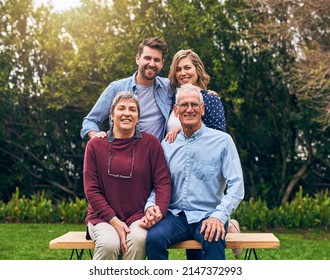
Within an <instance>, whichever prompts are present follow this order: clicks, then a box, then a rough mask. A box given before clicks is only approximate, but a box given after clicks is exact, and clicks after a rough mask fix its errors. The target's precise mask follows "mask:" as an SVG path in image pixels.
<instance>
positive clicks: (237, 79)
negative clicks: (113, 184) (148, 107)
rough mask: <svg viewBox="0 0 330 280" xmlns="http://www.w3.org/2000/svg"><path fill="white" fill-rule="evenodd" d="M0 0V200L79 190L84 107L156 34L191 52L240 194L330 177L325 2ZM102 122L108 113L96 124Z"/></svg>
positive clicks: (279, 199)
mask: <svg viewBox="0 0 330 280" xmlns="http://www.w3.org/2000/svg"><path fill="white" fill-rule="evenodd" d="M32 2H33V1H32V0H20V1H18V0H11V1H3V0H2V1H0V10H1V21H0V104H1V105H0V168H1V173H0V200H3V201H5V202H8V201H9V200H10V198H11V195H12V193H14V192H15V189H16V187H19V189H20V192H21V194H23V195H31V194H34V193H36V192H39V191H40V190H44V194H45V196H46V197H51V198H52V199H55V200H58V201H61V200H63V199H64V200H70V199H75V198H76V197H78V198H83V197H84V195H83V186H82V162H83V153H84V148H85V144H86V140H82V139H81V138H80V136H79V132H80V129H81V122H82V119H83V117H84V116H85V115H86V114H87V113H88V112H89V110H90V109H91V107H92V106H93V104H94V103H95V101H96V100H97V98H98V96H99V95H100V93H101V92H102V91H103V90H104V89H105V87H106V86H107V85H108V84H109V83H110V82H111V81H114V80H117V79H120V78H123V77H127V76H130V75H132V73H133V72H134V71H135V70H136V69H137V67H136V65H135V54H136V52H137V46H138V45H139V43H140V42H141V41H142V39H143V38H145V37H148V36H162V37H164V38H165V40H166V41H167V43H168V45H169V53H168V55H167V57H166V62H165V66H164V68H163V70H162V73H161V75H162V76H167V73H168V70H169V66H170V62H171V58H172V56H173V54H174V53H176V52H177V51H178V50H179V49H181V48H191V49H193V50H194V51H196V52H197V53H198V54H199V55H200V57H201V58H202V60H203V61H204V63H205V66H206V69H207V71H208V73H209V74H210V76H211V77H212V80H211V83H210V89H213V90H215V91H217V92H218V94H219V96H220V97H221V99H222V101H223V103H224V106H225V110H226V118H227V127H228V131H227V132H228V133H230V134H231V135H232V137H233V139H234V141H235V143H236V145H237V147H238V150H239V153H240V156H241V161H242V166H243V171H244V176H245V185H246V198H245V199H246V201H249V200H250V199H251V198H252V199H254V200H258V198H262V199H263V200H264V201H265V202H266V203H267V204H268V205H269V206H270V207H275V206H278V205H284V204H285V203H286V202H287V201H290V200H292V199H293V198H294V197H295V193H296V192H297V191H298V188H299V186H302V187H303V190H304V192H305V193H306V194H315V193H318V192H321V191H322V190H325V189H327V188H328V187H329V185H330V176H329V175H330V172H329V170H330V169H329V165H330V155H329V151H330V144H329V137H330V135H329V131H330V130H329V114H330V102H329V96H330V94H329V93H330V91H329V88H330V82H329V71H330V70H329V67H328V64H327V61H329V46H330V38H329V34H330V30H329V26H330V25H329V23H330V1H328V0H320V1H317V3H314V2H315V1H311V0H289V1H280V0H263V1H252V0H233V1H215V0H202V1H196V0H190V1H179V0H172V1H164V0H149V1H147V0H139V1H132V0H120V1H118V0H113V1H111V3H109V1H105V0H82V1H81V2H82V5H81V6H79V7H76V8H72V9H70V10H67V11H65V12H62V13H60V12H56V11H55V10H54V9H53V8H52V6H50V5H47V6H42V7H39V8H38V9H35V8H34V7H33V3H32ZM104 127H105V129H107V124H104Z"/></svg>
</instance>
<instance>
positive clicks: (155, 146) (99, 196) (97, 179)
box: [84, 132, 171, 226]
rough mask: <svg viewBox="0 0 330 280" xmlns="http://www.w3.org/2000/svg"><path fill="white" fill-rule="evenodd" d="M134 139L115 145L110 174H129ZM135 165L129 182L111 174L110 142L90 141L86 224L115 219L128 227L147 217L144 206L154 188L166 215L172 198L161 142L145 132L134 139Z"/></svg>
mask: <svg viewBox="0 0 330 280" xmlns="http://www.w3.org/2000/svg"><path fill="white" fill-rule="evenodd" d="M132 139H133V138H129V139H115V140H114V141H113V142H112V154H113V155H114V157H113V158H112V161H111V170H110V171H111V173H113V174H121V175H129V174H130V172H131V162H132V160H131V159H132V147H133V146H132ZM134 145H135V162H134V169H133V175H132V178H130V179H123V178H116V177H112V176H109V175H108V160H109V147H110V144H109V141H108V139H107V138H96V137H95V138H93V139H91V140H90V141H89V142H88V144H87V146H86V150H85V158H84V191H85V195H86V198H87V200H88V213H87V217H86V219H85V221H86V224H87V223H88V222H91V223H92V224H93V225H95V224H98V223H100V222H109V220H110V219H111V218H112V217H114V216H116V217H117V218H119V219H120V220H121V221H123V222H125V223H126V224H127V225H128V226H129V225H130V224H131V223H132V222H134V221H136V220H138V219H140V218H142V217H143V216H144V206H145V204H146V202H147V199H148V197H149V196H150V193H151V191H152V190H153V189H154V190H155V193H156V205H158V206H159V207H160V210H161V212H162V213H163V215H164V216H165V214H166V212H167V207H168V204H169V201H170V197H171V180H170V176H169V173H168V168H167V164H166V160H165V157H164V152H163V149H162V147H161V144H160V142H159V140H158V139H157V138H156V137H154V136H153V135H150V134H147V133H144V132H142V138H134Z"/></svg>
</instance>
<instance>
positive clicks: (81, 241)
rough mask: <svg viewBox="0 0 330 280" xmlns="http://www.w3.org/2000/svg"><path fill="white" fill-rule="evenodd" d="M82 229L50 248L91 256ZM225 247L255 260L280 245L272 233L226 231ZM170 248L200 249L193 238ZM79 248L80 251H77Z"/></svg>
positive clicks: (87, 241) (65, 236)
mask: <svg viewBox="0 0 330 280" xmlns="http://www.w3.org/2000/svg"><path fill="white" fill-rule="evenodd" d="M85 236H86V232H84V231H69V232H67V233H66V234H64V235H61V236H59V237H57V238H55V239H53V240H51V241H50V242H49V248H50V249H70V250H71V256H70V260H71V259H73V257H74V254H75V253H76V256H77V259H78V260H81V259H82V256H83V254H84V250H88V251H89V255H90V258H91V259H92V258H93V254H92V250H93V249H94V248H95V245H94V242H93V241H92V240H87V239H86V237H85ZM226 244H227V248H230V249H234V248H242V249H246V252H245V257H244V259H245V260H246V259H250V258H251V253H253V254H254V257H255V259H256V260H257V259H258V257H257V253H256V249H276V248H279V247H280V241H279V240H278V238H277V237H276V236H275V235H274V234H273V233H228V234H227V236H226ZM170 249H201V244H200V243H199V242H197V241H195V240H187V241H183V242H180V243H177V244H175V245H173V246H171V247H170ZM79 250H80V251H79Z"/></svg>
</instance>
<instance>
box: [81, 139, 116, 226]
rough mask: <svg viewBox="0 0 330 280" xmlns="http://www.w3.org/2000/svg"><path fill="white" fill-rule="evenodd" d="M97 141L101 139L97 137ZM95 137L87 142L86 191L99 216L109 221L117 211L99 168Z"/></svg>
mask: <svg viewBox="0 0 330 280" xmlns="http://www.w3.org/2000/svg"><path fill="white" fill-rule="evenodd" d="M95 140H96V141H97V140H99V139H95ZM93 142H94V143H95V141H94V139H92V140H90V141H89V142H88V143H87V146H86V150H85V156H84V172H83V175H84V178H83V179H84V192H85V196H86V198H87V201H88V203H89V204H90V206H91V207H92V209H93V210H94V211H95V212H96V213H97V214H98V216H99V217H100V218H101V219H103V220H104V221H109V220H110V219H111V218H112V217H114V216H115V215H116V213H115V211H114V210H113V209H112V207H111V206H110V205H109V203H108V202H107V200H106V198H105V195H104V193H103V190H102V188H101V184H100V181H99V175H98V170H97V159H96V155H95V149H94V147H93Z"/></svg>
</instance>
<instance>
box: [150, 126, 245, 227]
mask: <svg viewBox="0 0 330 280" xmlns="http://www.w3.org/2000/svg"><path fill="white" fill-rule="evenodd" d="M162 146H163V149H164V153H165V157H166V161H167V164H168V167H169V171H170V175H171V183H172V196H171V201H170V205H169V207H168V211H170V212H171V213H172V214H173V215H177V214H179V213H180V212H181V211H184V213H185V214H186V217H187V220H188V223H196V222H199V221H201V220H202V219H204V218H208V217H215V218H217V219H219V220H220V221H221V222H223V223H226V222H227V221H228V220H229V218H230V215H231V214H232V213H233V212H234V210H235V209H236V208H237V207H238V205H239V203H240V202H241V200H242V199H243V197H244V181H243V173H242V169H241V163H240V159H239V155H238V152H237V149H236V147H235V144H234V142H233V140H232V138H231V136H230V135H229V134H227V133H225V132H222V131H218V130H215V129H211V128H208V127H206V126H205V125H204V124H203V125H202V127H201V128H200V129H199V130H198V131H196V132H195V133H194V134H193V135H192V136H191V137H187V136H186V135H185V134H184V133H183V131H181V132H180V133H179V134H178V136H177V138H176V139H175V141H174V142H173V143H169V142H167V141H165V140H164V141H163V142H162ZM152 202H153V198H152V197H150V199H149V201H148V202H147V205H146V208H147V207H149V206H150V205H153V203H152Z"/></svg>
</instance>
